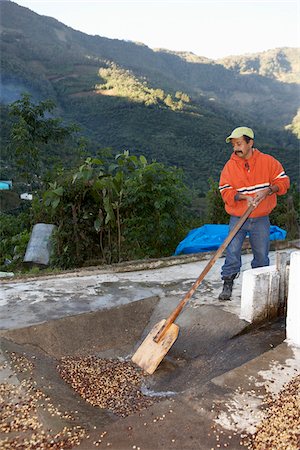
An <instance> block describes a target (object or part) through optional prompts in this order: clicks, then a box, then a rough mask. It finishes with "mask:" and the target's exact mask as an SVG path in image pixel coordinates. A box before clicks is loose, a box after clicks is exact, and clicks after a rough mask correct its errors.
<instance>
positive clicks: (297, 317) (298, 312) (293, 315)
mask: <svg viewBox="0 0 300 450" xmlns="http://www.w3.org/2000/svg"><path fill="white" fill-rule="evenodd" d="M286 337H287V342H288V343H289V344H291V345H295V346H296V347H300V251H296V252H293V253H292V254H291V264H290V275H289V289H288V302H287V318H286Z"/></svg>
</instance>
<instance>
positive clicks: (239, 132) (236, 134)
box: [226, 127, 254, 144]
mask: <svg viewBox="0 0 300 450" xmlns="http://www.w3.org/2000/svg"><path fill="white" fill-rule="evenodd" d="M242 136H248V137H249V138H251V139H254V132H253V130H251V128H248V127H238V128H235V129H234V130H233V131H232V133H231V135H230V136H228V137H227V138H226V144H228V143H229V142H230V139H233V138H240V137H242Z"/></svg>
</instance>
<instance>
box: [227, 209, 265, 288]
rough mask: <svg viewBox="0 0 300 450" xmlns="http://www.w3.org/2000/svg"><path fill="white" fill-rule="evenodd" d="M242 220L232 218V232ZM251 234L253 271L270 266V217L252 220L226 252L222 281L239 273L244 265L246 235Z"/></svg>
mask: <svg viewBox="0 0 300 450" xmlns="http://www.w3.org/2000/svg"><path fill="white" fill-rule="evenodd" d="M239 219H240V218H239V217H235V216H231V217H230V222H229V229H230V231H231V230H232V228H233V227H234V226H235V225H236V223H237V222H238V220H239ZM247 234H249V241H250V245H251V248H252V252H253V260H252V261H251V267H252V269H255V268H256V267H264V266H268V265H269V263H270V261H269V256H268V255H269V250H270V220H269V216H264V217H255V218H250V219H247V220H246V221H245V223H244V224H243V225H242V227H241V228H240V230H239V231H238V232H237V234H236V235H235V237H234V238H233V239H232V241H231V242H230V244H229V245H228V247H227V250H226V258H225V263H224V265H223V266H222V272H221V275H222V279H223V280H224V279H226V278H227V277H231V276H232V275H233V274H236V273H239V272H240V269H241V265H242V259H241V252H242V246H243V242H244V240H245V237H246V235H247Z"/></svg>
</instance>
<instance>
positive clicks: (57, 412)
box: [0, 249, 300, 450]
mask: <svg viewBox="0 0 300 450" xmlns="http://www.w3.org/2000/svg"><path fill="white" fill-rule="evenodd" d="M288 251H293V249H288ZM270 256H271V263H272V261H274V259H275V252H271V255H270ZM251 257H252V255H251V254H246V255H243V270H246V269H247V268H249V267H250V261H251ZM206 263H207V261H205V259H203V260H202V259H199V260H198V261H195V260H193V261H192V262H187V260H186V259H185V260H184V263H183V259H182V260H180V258H179V260H178V263H176V264H174V265H172V266H167V267H159V268H151V269H150V268H148V269H145V270H132V271H130V272H129V271H128V267H127V268H125V269H124V270H123V271H121V270H115V269H112V270H109V269H107V270H105V271H104V270H103V271H101V270H100V269H99V270H97V269H93V270H90V271H89V270H85V271H83V272H77V273H73V274H65V275H60V276H56V277H50V276H48V277H38V278H36V279H28V280H16V281H13V280H9V281H5V282H3V283H2V286H1V287H2V294H1V295H2V297H1V319H0V328H1V358H0V364H1V366H2V371H1V397H2V404H3V406H4V409H3V411H4V414H3V417H2V419H1V428H0V439H1V448H7V449H15V448H16V449H18V448H20V449H23V448H24V449H26V450H27V449H31V448H32V449H34V448H40V449H44V448H45V449H46V448H52V449H56V448H57V449H59V448H64V449H66V448H82V449H86V450H89V449H94V448H97V447H99V448H104V447H105V448H107V447H111V448H115V449H124V450H127V449H141V450H142V449H149V450H155V449H159V448H161V449H166V450H169V449H203V450H206V449H208V450H210V449H217V448H231V449H235V448H264V447H259V442H261V440H262V439H263V437H262V433H261V434H260V435H259V433H257V434H256V435H255V434H254V435H253V434H252V433H253V432H254V431H255V430H256V429H257V430H259V424H260V423H261V421H262V420H263V419H264V417H265V415H266V412H267V411H271V410H272V405H273V407H274V408H275V409H276V407H277V411H279V410H282V407H280V403H276V401H277V400H276V398H277V397H276V396H278V392H279V391H280V389H282V387H283V386H284V385H285V386H286V391H285V395H290V397H291V399H294V398H299V397H297V396H299V374H300V350H299V349H296V348H293V347H290V346H289V345H288V344H287V343H286V342H284V341H285V323H284V318H279V319H278V320H277V321H275V322H272V323H265V324H264V325H261V326H260V327H255V328H254V327H249V324H248V323H247V322H245V321H244V320H241V319H240V318H239V307H240V294H241V280H242V274H241V276H240V278H239V279H238V280H237V283H236V284H235V290H234V295H233V299H232V301H231V302H219V301H218V299H217V295H218V292H219V290H220V288H221V280H220V277H219V272H220V266H221V264H222V258H221V259H220V260H219V261H218V262H217V263H216V265H215V266H214V268H213V269H212V270H211V271H210V273H209V274H208V275H207V277H206V278H205V280H204V282H203V283H202V284H201V285H200V287H199V288H198V290H197V292H196V293H195V295H194V297H193V298H192V299H191V300H190V302H189V303H188V305H187V306H186V307H185V309H184V310H183V311H182V313H181V314H180V316H179V317H178V319H177V321H176V322H177V324H178V325H179V327H180V334H179V337H178V339H177V341H176V342H175V343H174V345H173V346H172V347H171V349H170V351H169V352H168V354H167V355H166V357H165V358H164V360H163V361H162V363H161V364H160V366H159V367H158V369H157V370H156V371H155V372H154V374H153V375H147V374H146V373H144V372H143V371H142V370H141V369H140V368H139V367H137V366H135V365H134V364H133V363H132V362H131V356H132V354H133V353H134V351H135V349H136V348H137V347H138V346H139V344H140V343H141V342H142V340H143V339H144V337H145V336H146V335H147V333H148V332H149V331H150V330H151V328H152V327H153V325H154V324H155V323H156V322H158V321H159V320H160V319H162V318H166V317H167V316H168V314H169V313H170V312H171V311H172V310H173V308H174V307H175V306H176V305H177V303H178V302H179V301H180V299H181V298H182V296H183V295H184V293H185V292H186V291H187V290H188V289H189V287H190V286H191V284H192V283H193V281H194V280H195V279H196V278H197V276H198V275H199V273H200V272H201V270H202V268H203V266H204V265H205V264H206ZM289 382H290V383H291V384H290V385H288V384H287V383H289ZM297 389H298V391H297ZM283 395H284V393H282V396H283ZM282 398H284V397H282ZM282 398H281V402H283V400H282ZM283 403H284V402H283ZM288 404H289V405H290V407H291V408H292V407H293V402H292V401H289V402H288ZM276 405H277V406H276ZM298 407H299V405H298ZM277 416H278V414H277ZM287 416H291V417H292V416H293V417H294V423H292V422H291V423H289V429H288V430H287V431H286V430H285V429H284V425H285V424H286V422H287V421H286V420H285V419H284V418H281V419H278V420H281V426H282V429H281V435H282V436H285V437H284V438H282V439H286V441H277V444H276V443H275V444H276V445H278V449H279V448H280V450H282V449H284V448H289V449H297V448H298V447H299V445H298V444H299V442H298V443H297V439H298V440H299V435H298V436H297V432H296V431H294V432H290V431H291V429H293V427H294V429H295V430H297V427H298V429H299V425H300V424H299V410H298V417H297V415H296V413H295V412H293V410H292V411H285V417H287ZM278 417H279V416H278ZM297 420H298V422H297ZM264 426H265V428H266V429H268V430H269V432H268V436H269V437H270V436H271V437H272V435H273V436H274V439H275V437H276V433H275V431H274V430H275V428H273V432H272V418H270V420H269V422H268V423H267V422H265V423H264ZM268 427H269V428H268ZM274 427H275V425H274ZM276 427H277V429H278V423H277V424H276ZM270 430H271V431H270ZM264 439H266V437H265V438H264ZM277 440H278V436H277ZM286 443H288V445H289V447H285V445H286ZM275 444H274V443H273V445H275ZM297 446H298V447H297ZM270 448H276V446H275V447H270Z"/></svg>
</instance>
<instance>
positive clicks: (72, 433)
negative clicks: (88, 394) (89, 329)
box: [0, 352, 86, 450]
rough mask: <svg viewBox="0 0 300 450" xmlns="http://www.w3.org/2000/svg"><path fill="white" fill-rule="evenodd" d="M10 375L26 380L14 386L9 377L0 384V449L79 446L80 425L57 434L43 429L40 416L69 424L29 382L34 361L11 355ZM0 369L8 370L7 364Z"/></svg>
mask: <svg viewBox="0 0 300 450" xmlns="http://www.w3.org/2000/svg"><path fill="white" fill-rule="evenodd" d="M9 356H10V359H11V361H12V363H13V368H14V372H15V373H18V374H20V375H22V374H25V376H26V377H27V378H24V379H23V380H22V381H20V382H18V381H17V380H15V382H14V383H12V382H10V376H11V375H9V376H8V377H7V378H6V379H4V380H3V382H2V383H0V410H1V414H0V448H1V450H36V449H39V450H48V449H52V450H59V449H60V450H61V449H72V448H74V446H77V445H79V443H80V441H81V440H82V439H83V437H84V436H85V434H86V432H85V430H84V429H83V428H82V427H80V426H73V427H65V426H63V425H62V427H61V430H60V431H59V432H57V431H56V432H55V431H54V430H51V429H45V425H44V423H43V421H42V420H41V417H43V416H45V415H46V416H47V415H50V416H52V417H57V418H59V419H67V421H68V422H69V421H73V420H74V418H73V417H72V416H71V415H70V414H69V413H68V412H62V411H60V410H59V409H58V408H57V407H55V406H54V405H53V404H52V403H51V401H50V398H49V397H47V395H45V393H43V391H42V390H41V389H39V388H38V387H37V385H36V382H34V381H33V377H32V371H33V370H34V363H33V361H34V359H33V360H30V359H29V358H27V357H26V356H25V355H24V354H18V353H14V352H13V353H11V354H10V355H9ZM1 368H2V369H8V368H9V366H8V364H7V363H4V364H2V367H1Z"/></svg>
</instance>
